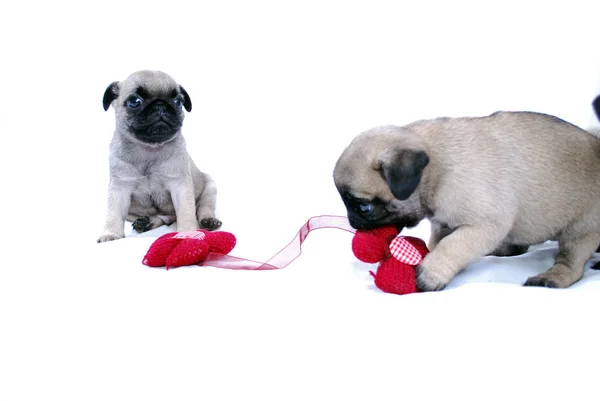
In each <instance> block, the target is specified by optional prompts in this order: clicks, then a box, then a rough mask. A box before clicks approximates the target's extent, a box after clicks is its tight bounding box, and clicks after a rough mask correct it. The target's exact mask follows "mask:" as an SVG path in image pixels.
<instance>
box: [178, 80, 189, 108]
mask: <svg viewBox="0 0 600 401" xmlns="http://www.w3.org/2000/svg"><path fill="white" fill-rule="evenodd" d="M179 90H180V91H181V94H182V95H183V107H185V109H186V110H187V112H188V113H189V112H190V111H192V99H190V95H188V93H187V92H186V90H185V89H183V86H181V85H179Z"/></svg>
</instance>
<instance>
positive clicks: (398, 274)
mask: <svg viewBox="0 0 600 401" xmlns="http://www.w3.org/2000/svg"><path fill="white" fill-rule="evenodd" d="M371 275H372V276H373V277H375V285H376V286H377V287H378V288H379V289H380V290H382V291H384V292H389V293H392V294H399V295H404V294H411V293H413V292H417V283H416V277H415V270H414V267H413V266H409V265H407V264H404V263H402V262H398V261H397V260H396V259H394V258H390V259H387V260H385V261H384V262H382V263H381V264H380V265H379V266H378V267H377V273H373V272H371Z"/></svg>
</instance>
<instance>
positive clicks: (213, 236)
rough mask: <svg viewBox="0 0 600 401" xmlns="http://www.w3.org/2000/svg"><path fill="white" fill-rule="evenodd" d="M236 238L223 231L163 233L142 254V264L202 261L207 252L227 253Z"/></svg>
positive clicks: (195, 262)
mask: <svg viewBox="0 0 600 401" xmlns="http://www.w3.org/2000/svg"><path fill="white" fill-rule="evenodd" d="M235 243H236V239H235V236H234V235H233V234H231V233H228V232H225V231H207V230H196V231H183V232H179V233H178V232H171V233H167V234H164V235H162V236H160V237H159V238H157V239H156V241H154V242H153V243H152V245H151V246H150V249H148V252H147V253H146V256H144V260H143V261H142V263H143V264H145V265H146V266H150V267H162V266H165V267H166V268H167V270H168V269H169V268H170V267H180V266H189V265H196V264H199V263H200V262H202V261H203V260H204V259H205V258H206V255H208V253H209V252H215V253H220V254H227V253H229V252H231V250H232V249H233V247H234V246H235Z"/></svg>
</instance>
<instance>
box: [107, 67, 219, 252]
mask: <svg viewBox="0 0 600 401" xmlns="http://www.w3.org/2000/svg"><path fill="white" fill-rule="evenodd" d="M103 105H104V110H108V108H109V107H110V106H111V105H112V106H113V107H114V109H115V113H116V129H115V132H114V135H113V138H112V141H111V144H110V153H109V167H110V183H109V188H108V213H107V217H106V224H105V229H104V233H103V234H102V235H101V236H100V238H98V242H105V241H112V240H115V239H119V238H123V237H124V236H125V233H124V222H125V220H128V221H131V222H133V228H134V230H136V231H138V232H144V231H148V230H151V229H154V228H157V227H159V226H161V225H163V224H171V223H173V222H175V221H177V228H178V230H179V231H188V230H190V231H191V230H196V229H198V227H199V226H200V227H202V228H205V229H208V230H215V229H218V228H219V227H220V226H221V221H220V220H219V219H217V218H216V217H215V203H216V186H215V184H214V182H213V181H212V180H211V178H210V177H209V176H208V175H207V174H204V173H202V172H201V171H200V170H199V169H198V168H197V167H196V165H195V164H194V162H193V160H192V159H191V157H190V156H189V154H188V152H187V150H186V145H185V139H184V138H183V136H182V134H181V127H182V124H183V119H184V111H183V109H185V110H187V111H188V112H190V111H191V110H192V101H191V99H190V97H189V95H188V94H187V92H186V91H185V89H183V87H182V86H181V85H179V84H177V82H175V80H174V79H173V78H171V77H170V76H169V75H167V74H165V73H164V72H160V71H138V72H135V73H133V74H131V75H130V76H129V77H128V78H127V79H125V80H124V81H122V82H113V83H111V84H110V85H109V86H108V88H106V91H105V93H104V99H103Z"/></svg>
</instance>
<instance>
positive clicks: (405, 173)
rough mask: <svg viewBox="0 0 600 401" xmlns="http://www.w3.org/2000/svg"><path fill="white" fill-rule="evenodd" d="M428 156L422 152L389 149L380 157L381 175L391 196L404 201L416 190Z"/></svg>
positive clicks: (427, 161)
mask: <svg viewBox="0 0 600 401" xmlns="http://www.w3.org/2000/svg"><path fill="white" fill-rule="evenodd" d="M427 164H429V156H428V155H427V153H425V152H424V151H422V150H414V149H390V150H387V151H385V152H383V154H382V155H381V156H380V160H379V165H380V169H381V174H382V175H383V178H384V179H385V180H386V182H387V184H388V186H389V187H390V190H391V191H392V194H394V197H396V199H399V200H406V199H408V197H409V196H410V195H411V194H412V193H413V192H414V191H415V189H417V186H418V185H419V182H420V181H421V175H422V174H423V170H424V169H425V167H426V166H427Z"/></svg>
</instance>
